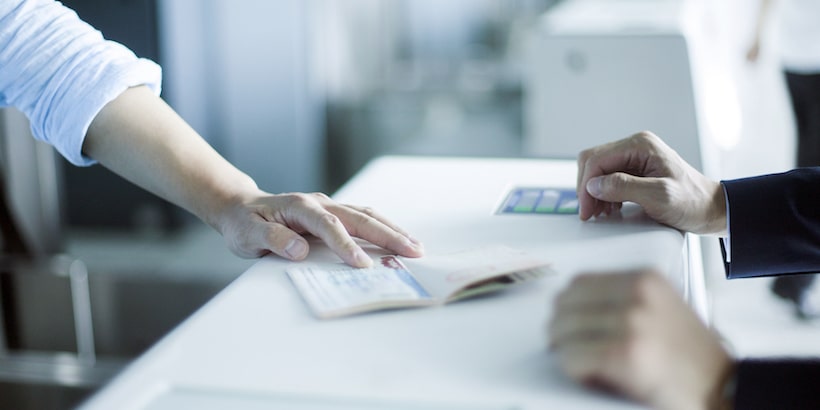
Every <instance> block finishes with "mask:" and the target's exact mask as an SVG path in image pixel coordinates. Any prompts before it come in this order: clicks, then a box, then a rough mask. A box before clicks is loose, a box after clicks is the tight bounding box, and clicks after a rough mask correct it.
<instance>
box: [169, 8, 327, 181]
mask: <svg viewBox="0 0 820 410" xmlns="http://www.w3.org/2000/svg"><path fill="white" fill-rule="evenodd" d="M159 10H160V30H161V39H162V42H161V48H162V55H163V57H162V58H163V60H164V63H163V65H164V70H165V78H166V81H167V82H166V84H167V86H166V87H167V89H166V91H167V98H168V99H169V102H170V103H171V104H172V105H173V106H174V108H175V109H177V110H178V111H179V113H180V114H181V115H182V116H183V118H185V119H186V120H187V121H188V122H190V123H191V125H192V126H193V127H194V128H195V129H196V130H197V131H199V132H200V133H201V134H202V135H203V136H204V137H205V138H206V139H207V140H208V141H209V142H210V143H211V144H212V145H214V146H215V147H216V148H217V150H219V151H220V152H221V153H222V154H223V155H224V156H226V157H227V158H228V159H229V160H230V161H231V162H233V163H234V164H235V165H237V166H238V167H239V168H240V169H242V170H243V171H245V172H247V173H248V174H250V175H251V176H252V177H253V178H254V179H256V181H257V183H258V184H259V186H260V187H261V188H263V189H266V190H269V191H272V192H284V191H314V190H318V189H320V188H321V186H322V175H323V169H322V163H323V160H322V155H323V141H322V133H321V132H320V130H321V129H320V127H321V124H322V122H323V121H322V115H321V113H322V111H321V107H322V104H321V99H320V98H319V97H318V93H317V92H316V90H315V88H314V87H313V84H312V81H311V78H310V71H309V69H308V68H309V61H308V59H309V55H310V54H309V50H308V44H309V42H308V40H309V39H308V36H309V34H310V32H311V31H310V28H309V19H308V17H309V16H308V2H305V1H301V0H281V1H265V0H164V1H161V2H160V7H159Z"/></svg>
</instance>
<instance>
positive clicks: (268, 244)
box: [236, 222, 309, 261]
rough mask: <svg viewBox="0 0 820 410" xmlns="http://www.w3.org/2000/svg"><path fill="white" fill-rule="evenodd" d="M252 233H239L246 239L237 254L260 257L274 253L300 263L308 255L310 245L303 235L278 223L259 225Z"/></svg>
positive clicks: (252, 228) (256, 225) (251, 228)
mask: <svg viewBox="0 0 820 410" xmlns="http://www.w3.org/2000/svg"><path fill="white" fill-rule="evenodd" d="M249 230H250V232H239V233H238V234H239V235H244V236H245V239H244V240H243V241H241V244H240V245H239V246H237V248H238V249H237V251H236V253H238V254H240V255H242V254H249V255H254V256H257V257H258V256H260V255H263V254H265V253H268V252H273V253H275V254H277V255H279V256H281V257H283V258H286V259H290V260H294V261H298V260H302V259H304V258H305V257H306V256H307V254H308V249H309V246H308V243H307V241H306V240H305V238H303V237H302V236H301V235H299V234H298V233H296V232H294V231H292V230H291V229H289V228H288V227H286V226H284V225H281V224H278V223H269V222H265V223H257V224H254V225H253V226H252V227H250V228H249Z"/></svg>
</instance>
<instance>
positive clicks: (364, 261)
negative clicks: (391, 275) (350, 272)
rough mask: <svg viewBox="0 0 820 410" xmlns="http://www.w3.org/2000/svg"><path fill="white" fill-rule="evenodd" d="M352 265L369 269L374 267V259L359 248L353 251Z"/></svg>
mask: <svg viewBox="0 0 820 410" xmlns="http://www.w3.org/2000/svg"><path fill="white" fill-rule="evenodd" d="M351 265H352V266H355V267H357V268H369V267H371V266H373V259H371V258H370V256H368V255H367V253H365V251H364V250H362V248H358V249H356V250H355V251H353V263H351Z"/></svg>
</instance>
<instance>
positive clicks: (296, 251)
mask: <svg viewBox="0 0 820 410" xmlns="http://www.w3.org/2000/svg"><path fill="white" fill-rule="evenodd" d="M224 214H225V216H224V217H223V218H222V220H221V221H220V222H219V224H218V229H219V230H220V231H221V232H222V235H223V237H224V238H225V240H226V242H227V244H228V247H229V248H230V249H231V250H232V251H233V252H234V253H236V254H237V255H239V256H242V257H246V258H252V257H259V256H262V255H265V254H267V253H271V252H272V253H275V254H276V255H279V256H282V257H284V258H287V259H290V260H302V259H304V258H305V257H306V256H307V254H308V242H307V240H305V238H304V237H303V235H304V234H312V235H314V236H316V237H318V238H320V239H322V240H323V241H324V242H325V243H326V244H327V245H328V246H329V247H330V249H331V250H333V252H335V253H336V254H338V255H339V256H340V257H341V258H342V260H344V261H345V263H347V264H349V265H351V266H355V267H368V266H370V265H371V264H372V259H371V258H370V257H368V256H367V254H366V253H365V252H364V251H363V250H362V248H361V247H360V246H359V245H358V244H357V243H356V242H355V241H354V240H353V237H356V238H361V239H364V240H367V241H369V242H371V243H373V244H375V245H378V246H381V247H383V248H385V249H388V250H390V251H392V252H396V253H398V254H399V255H403V256H409V257H418V256H421V255H422V254H423V248H422V246H421V243H420V242H418V241H417V240H415V239H414V238H412V237H411V236H410V235H408V234H407V233H406V232H404V231H403V230H402V229H401V228H399V227H397V226H396V225H394V224H393V223H391V222H390V221H388V220H387V219H386V218H384V217H383V216H381V215H379V214H378V213H376V212H375V211H373V210H372V209H370V208H365V207H358V206H353V205H343V204H339V203H337V202H335V201H334V200H332V199H331V198H329V197H328V196H327V195H325V194H321V193H311V194H305V193H288V194H278V195H272V194H266V193H263V192H260V193H259V194H258V195H257V196H255V197H253V198H250V199H248V200H245V201H241V202H240V203H238V204H236V205H235V206H233V207H231V208H230V209H228V210H226V211H225V212H224Z"/></svg>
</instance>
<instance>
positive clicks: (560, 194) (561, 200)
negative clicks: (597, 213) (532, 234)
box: [496, 187, 578, 214]
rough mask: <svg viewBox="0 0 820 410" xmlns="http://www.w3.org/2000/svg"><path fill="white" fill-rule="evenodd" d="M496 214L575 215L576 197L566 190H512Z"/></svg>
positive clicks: (538, 188) (573, 191)
mask: <svg viewBox="0 0 820 410" xmlns="http://www.w3.org/2000/svg"><path fill="white" fill-rule="evenodd" d="M496 213H497V214H577V213H578V195H577V194H576V193H575V190H574V189H567V188H543V187H534V188H532V187H531V188H521V187H516V188H513V189H512V190H511V191H510V192H509V193H508V194H507V196H506V197H505V198H504V201H503V202H502V203H501V206H500V207H499V208H498V210H497V211H496Z"/></svg>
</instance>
